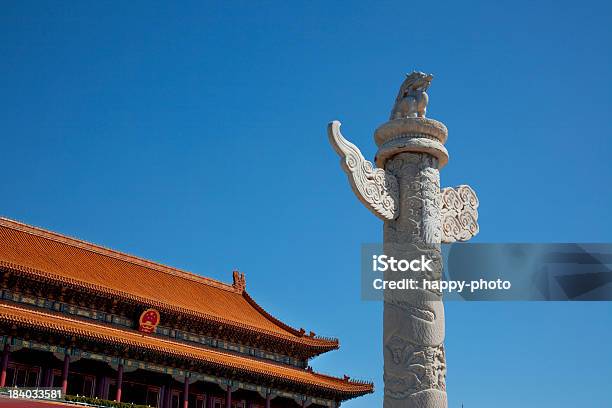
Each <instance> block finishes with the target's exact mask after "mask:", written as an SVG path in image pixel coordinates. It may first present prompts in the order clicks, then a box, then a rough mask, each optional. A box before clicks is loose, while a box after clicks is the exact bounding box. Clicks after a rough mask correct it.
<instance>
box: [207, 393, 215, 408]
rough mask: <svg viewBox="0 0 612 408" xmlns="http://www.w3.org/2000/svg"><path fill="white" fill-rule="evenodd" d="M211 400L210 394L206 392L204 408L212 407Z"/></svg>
mask: <svg viewBox="0 0 612 408" xmlns="http://www.w3.org/2000/svg"><path fill="white" fill-rule="evenodd" d="M213 400H214V398H213V395H212V394H206V408H213Z"/></svg>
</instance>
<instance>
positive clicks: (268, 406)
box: [266, 393, 272, 408]
mask: <svg viewBox="0 0 612 408" xmlns="http://www.w3.org/2000/svg"><path fill="white" fill-rule="evenodd" d="M271 402H272V394H270V393H268V394H266V408H270V404H271Z"/></svg>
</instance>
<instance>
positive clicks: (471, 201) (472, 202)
mask: <svg viewBox="0 0 612 408" xmlns="http://www.w3.org/2000/svg"><path fill="white" fill-rule="evenodd" d="M441 195H442V207H441V209H440V215H441V216H442V242H443V243H446V244H450V243H452V242H456V241H467V240H468V239H470V238H472V237H473V236H475V235H476V234H478V204H479V203H478V197H476V193H474V190H472V188H471V187H470V186H466V185H461V186H459V187H447V188H444V189H442V191H441Z"/></svg>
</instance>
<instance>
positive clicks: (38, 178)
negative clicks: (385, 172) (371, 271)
mask: <svg viewBox="0 0 612 408" xmlns="http://www.w3.org/2000/svg"><path fill="white" fill-rule="evenodd" d="M611 16H612V6H611V4H610V3H609V2H603V1H602V2H591V1H582V2H563V1H561V2H559V1H557V2H552V1H542V2H528V1H524V2H523V1H513V2H488V1H482V2H471V1H464V2H452V3H451V2H448V3H443V2H428V3H425V2H414V3H408V2H377V3H376V5H375V6H374V5H373V3H369V2H342V3H341V2H338V3H331V2H323V1H317V2H307V3H291V4H289V2H282V3H281V2H278V3H272V2H231V3H228V2H218V3H205V2H182V3H181V4H165V3H161V2H129V4H128V3H127V2H122V3H120V2H114V3H113V2H95V3H94V2H72V3H68V2H63V3H60V2H48V3H46V2H8V1H5V2H3V3H2V7H1V8H0V53H1V57H0V89H1V91H0V95H1V96H0V101H1V102H2V108H1V109H0V123H1V124H2V128H1V133H0V135H1V136H0V138H1V142H2V143H1V146H2V153H3V154H2V172H0V180H1V183H0V197H2V201H1V202H0V214H2V215H4V216H7V217H11V218H15V219H18V220H21V221H24V222H27V223H31V224H34V225H39V226H43V227H47V228H49V229H52V230H56V231H59V232H63V233H66V234H69V235H73V236H77V237H80V238H83V239H86V240H89V241H93V242H96V243H100V244H103V245H105V246H110V247H112V248H116V249H120V250H123V251H125V252H128V253H133V254H136V255H139V256H143V257H147V258H150V259H153V260H157V261H160V262H164V263H167V264H170V265H173V266H177V267H181V268H184V269H187V270H190V271H194V272H197V273H200V274H203V275H206V276H211V277H214V278H217V279H220V280H223V281H229V280H231V271H232V269H233V268H240V269H241V270H243V271H244V272H245V273H246V276H247V288H248V290H249V292H250V293H251V294H252V295H253V296H254V297H255V298H256V299H257V301H258V302H259V303H260V304H261V305H263V306H264V307H265V308H266V309H267V310H269V311H270V312H272V313H273V314H274V315H276V316H278V317H279V318H281V319H282V320H284V321H286V322H288V323H290V324H292V325H294V326H297V327H305V328H306V329H307V330H311V329H312V330H314V331H315V332H317V333H318V334H322V335H330V336H338V337H340V339H341V350H339V351H336V352H332V353H329V354H328V355H324V356H322V357H319V358H317V359H315V360H314V361H313V362H312V364H313V366H314V367H315V369H317V370H319V371H323V372H329V373H332V374H336V375H342V374H344V373H347V374H350V375H351V376H353V377H358V378H363V379H372V380H373V381H375V383H376V386H377V392H376V393H375V394H374V395H371V396H367V397H364V398H360V399H358V400H354V401H351V402H348V403H347V404H346V406H347V407H351V408H360V407H364V408H365V407H371V406H376V405H378V406H380V405H381V403H382V351H381V341H380V335H381V312H382V310H381V305H380V304H379V303H373V302H361V301H360V299H359V286H358V285H359V264H358V263H359V250H360V245H361V244H362V243H366V242H377V241H379V240H380V239H381V231H382V226H381V225H380V222H379V221H378V220H377V219H376V218H375V217H373V216H372V215H371V214H370V213H369V212H368V211H367V210H365V208H363V206H362V205H361V204H360V203H358V201H357V200H356V199H355V197H354V196H353V193H352V192H351V191H350V188H349V187H348V184H347V181H346V178H345V176H344V174H343V173H342V171H341V169H340V167H339V163H338V158H337V156H336V155H335V153H334V152H333V151H332V149H331V148H330V146H329V145H328V142H327V138H326V134H325V128H326V124H327V122H328V121H330V120H332V119H339V120H341V121H342V122H343V132H344V134H345V136H347V137H349V138H350V139H351V140H353V141H354V142H355V143H357V144H358V145H359V146H360V147H361V149H362V151H363V152H364V154H366V156H367V157H370V158H371V157H373V155H374V152H375V145H374V143H373V140H372V131H373V130H374V129H375V128H376V127H377V126H378V125H379V124H381V123H382V122H384V121H386V120H387V117H388V114H389V111H390V109H391V105H392V102H393V99H394V97H395V94H396V92H397V88H398V86H399V84H400V83H401V81H402V79H403V74H404V73H405V72H409V71H411V70H413V69H420V70H424V71H428V72H432V73H434V74H435V76H436V77H435V79H434V81H433V84H432V86H431V88H430V92H429V95H430V104H429V108H428V116H430V117H432V118H435V119H438V120H441V121H443V122H444V123H446V125H447V126H448V128H449V131H450V134H449V141H448V143H447V148H448V150H449V151H450V155H451V159H450V163H449V165H448V166H447V167H445V168H444V169H443V171H442V183H443V185H457V184H462V183H469V184H470V185H472V186H473V187H474V189H475V190H476V191H477V193H478V195H479V197H480V202H481V208H480V230H481V232H480V235H479V237H478V241H479V242H610V241H611V240H612V233H611V232H610V231H611V230H612V217H610V214H609V208H610V204H609V202H610V199H611V198H612V188H611V184H610V179H611V176H612V171H611V164H610V153H611V150H612V142H611V136H612V122H611V121H610V120H609V118H610V112H611V111H612V93H611V92H610V91H611V90H612V79H611V75H610V73H611V72H612V58H611V56H612V51H611V50H612V24H610V21H611ZM160 290H163V289H162V288H160ZM177 296H180V294H178V293H177ZM611 334H612V305H611V304H610V303H605V302H593V303H588V304H587V303H574V302H567V303H552V302H551V303H520V302H510V303H492V302H489V303H467V302H464V303H456V302H453V303H449V304H448V305H447V343H446V344H447V358H448V365H449V368H448V378H447V383H448V384H447V385H448V392H449V406H450V407H457V408H458V407H460V406H461V403H463V404H464V407H465V408H479V407H483V408H484V407H490V406H496V407H498V408H505V407H516V406H521V407H553V406H554V407H576V406H583V407H590V408H594V407H609V406H611V405H612V397H610V391H609V385H610V382H611V381H612V349H611V348H610V338H611Z"/></svg>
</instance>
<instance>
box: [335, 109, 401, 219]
mask: <svg viewBox="0 0 612 408" xmlns="http://www.w3.org/2000/svg"><path fill="white" fill-rule="evenodd" d="M327 133H328V136H329V141H330V143H331V145H332V147H333V148H334V150H335V151H336V153H338V155H339V156H340V163H341V164H342V169H343V170H344V172H345V173H346V175H347V176H348V179H349V183H350V185H351V188H352V189H353V192H354V193H355V195H356V196H357V198H358V199H359V201H361V202H362V203H363V204H364V205H365V206H366V208H367V209H368V210H370V211H371V212H372V213H374V215H376V216H377V217H378V218H380V219H382V220H383V221H386V220H393V219H395V218H397V216H398V214H399V208H398V202H399V186H398V184H397V179H396V178H395V177H394V176H393V175H392V174H391V173H389V172H388V171H385V170H384V169H379V168H375V167H374V165H373V164H372V163H371V162H370V161H368V160H366V159H365V158H364V157H363V155H362V154H361V152H360V151H359V149H358V148H357V146H355V145H354V144H352V143H351V142H349V141H348V140H346V139H345V138H344V136H342V133H340V122H338V121H333V122H331V123H330V124H329V125H328V127H327Z"/></svg>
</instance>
